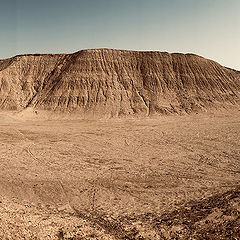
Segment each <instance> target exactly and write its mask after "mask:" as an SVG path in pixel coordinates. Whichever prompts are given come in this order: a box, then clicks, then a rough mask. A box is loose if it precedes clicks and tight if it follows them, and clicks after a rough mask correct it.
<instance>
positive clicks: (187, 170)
mask: <svg viewBox="0 0 240 240" xmlns="http://www.w3.org/2000/svg"><path fill="white" fill-rule="evenodd" d="M239 119H240V112H239V111H238V112H234V113H231V112H228V113H227V112H226V113H221V114H220V113H215V114H201V115H191V116H176V117H175V116H171V117H158V118H146V119H128V120H127V119H125V120H123V119H122V120H121V119H118V120H116V119H115V120H101V121H80V120H52V121H49V120H44V121H22V120H18V119H16V118H12V120H11V121H10V118H8V116H6V115H3V114H2V115H1V120H0V238H1V239H23V238H24V237H25V239H34V237H36V238H37V239H61V238H64V239H70V238H72V239H173V236H175V235H176V236H178V237H180V239H188V238H187V236H188V235H189V234H191V235H192V236H195V239H208V237H209V236H211V233H210V235H208V236H207V237H206V236H205V238H204V237H203V238H200V237H199V236H203V235H201V234H203V233H201V232H199V233H198V234H199V235H196V234H197V233H196V232H197V231H198V230H199V229H200V228H203V229H204V227H205V225H206V224H207V225H208V226H212V228H216V226H218V224H225V223H226V224H227V221H231V224H232V226H233V228H231V227H230V230H229V231H232V236H235V239H239V238H237V237H238V234H239V233H240V232H239V228H238V226H239V224H238V223H239V221H240V220H239V215H240V214H239V212H240V206H239V191H238V190H236V189H238V185H239V181H240V164H239V163H240V120H239ZM229 191H230V192H229ZM227 193H229V194H230V193H231V194H232V195H231V196H235V197H232V198H229V197H228V196H229V194H227ZM224 194H225V195H224ZM211 197H212V198H211ZM214 199H218V200H216V201H215V200H214ZM219 199H220V200H219ZM219 201H220V203H221V204H220V203H219ZM221 201H222V202H221ZM209 202H211V204H210V203H209ZM215 203H216V204H217V203H219V204H220V205H222V206H223V208H224V209H225V210H226V209H228V212H226V211H225V210H224V209H221V208H220V206H217V205H216V206H215V205H214V204H215ZM224 204H225V205H224ZM189 206H190V207H189ZM194 206H198V208H199V206H200V208H201V207H202V208H205V206H208V212H207V213H206V211H200V213H202V212H204V214H205V215H204V214H202V217H201V218H199V217H198V218H196V217H195V218H194V219H195V220H194V221H195V222H196V224H198V226H199V228H196V225H194V224H195V222H194V224H193V223H192V222H191V224H192V225H191V226H193V225H194V227H191V228H190V225H188V224H186V221H188V220H189V219H192V215H191V214H193V213H195V212H196V211H198V213H199V210H196V207H194ZM209 206H210V207H209ZM184 209H185V210H184ZM186 209H187V210H186ZM189 209H190V210H189ZM191 209H193V210H192V211H191ZM194 209H195V210H194ZM229 209H230V210H229ZM174 211H175V212H174ZM176 211H177V212H176ZM186 211H188V212H187V213H188V215H186ZM224 211H225V212H224ZM164 214H165V215H164ZM181 214H182V215H181ZM184 214H185V215H184ZM175 215H176V216H177V221H178V223H177V225H176V224H175V225H176V226H175V225H174V224H173V223H170V225H169V224H167V222H168V221H170V220H171V219H172V220H171V221H172V222H174V221H175V220H176V217H174V216H175ZM195 215H196V214H195ZM195 215H194V216H195ZM164 216H168V218H167V220H165V222H163V221H162V220H161V219H164ZM182 216H185V218H187V219H188V220H186V219H185V220H186V221H185V222H184V221H183V220H181V219H182ZM174 219H175V220H174ZM229 219H230V220H229ZM171 221H170V222H171ZM189 221H190V220H189ZM204 221H209V223H205V222H204ZM165 223H166V224H165ZM201 224H202V225H201ZM211 224H212V225H211ZM234 224H235V225H236V226H235V225H234ZM186 226H188V227H186ZM234 226H235V227H234ZM195 228H196V229H197V230H196V229H195ZM219 231H220V230H219ZM205 232H206V231H205ZM210 232H211V231H210ZM174 234H175V235H174ZM194 234H195V235H194ZM218 234H219V238H217V236H218V235H217V234H216V233H215V235H212V236H215V237H216V238H210V237H209V239H225V237H227V236H228V235H227V234H229V232H227V230H226V232H224V231H223V232H222V233H220V232H218ZM234 234H235V235H234ZM197 236H198V237H197ZM220 237H222V238H220ZM228 237H229V236H228ZM193 239H194V238H193ZM226 239H230V238H226ZM232 239H234V238H232Z"/></svg>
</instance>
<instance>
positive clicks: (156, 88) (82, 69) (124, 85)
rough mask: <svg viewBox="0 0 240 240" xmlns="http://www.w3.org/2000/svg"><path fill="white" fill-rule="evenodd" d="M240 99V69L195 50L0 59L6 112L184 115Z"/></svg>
mask: <svg viewBox="0 0 240 240" xmlns="http://www.w3.org/2000/svg"><path fill="white" fill-rule="evenodd" d="M239 96H240V72H239V71H236V70H233V69H229V68H226V67H223V66H221V65H220V64H218V63H216V62H214V61H212V60H209V59H205V58H203V57H200V56H197V55H194V54H180V53H173V54H170V53H167V52H138V51H125V50H111V49H93V50H82V51H79V52H76V53H73V54H32V55H19V56H16V57H13V58H10V59H5V60H0V109H4V110H21V109H25V108H27V107H33V108H35V109H39V110H41V109H42V110H49V111H57V112H58V111H59V112H79V113H81V114H96V115H104V116H105V115H106V116H121V115H134V114H136V115H144V116H146V115H152V114H168V113H176V114H181V113H185V112H187V113H191V112H196V111H201V110H204V109H209V108H219V107H229V106H231V107H232V106H237V107H239V103H240V97H239Z"/></svg>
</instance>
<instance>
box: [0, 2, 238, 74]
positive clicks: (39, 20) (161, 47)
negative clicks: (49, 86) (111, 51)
mask: <svg viewBox="0 0 240 240" xmlns="http://www.w3.org/2000/svg"><path fill="white" fill-rule="evenodd" d="M87 48H116V49H131V50H157V51H168V52H183V53H187V52H192V53H196V54H198V55H201V56H204V57H207V58H210V59H213V60H216V61H218V62H219V63H221V64H222V65H224V66H228V67H232V68H235V69H238V70H240V0H0V58H7V57H11V56H14V55H17V54H25V53H71V52H74V51H78V50H81V49H87Z"/></svg>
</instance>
